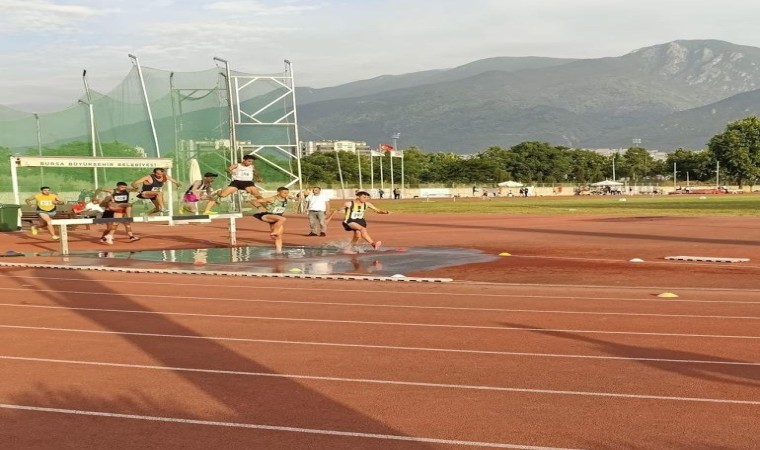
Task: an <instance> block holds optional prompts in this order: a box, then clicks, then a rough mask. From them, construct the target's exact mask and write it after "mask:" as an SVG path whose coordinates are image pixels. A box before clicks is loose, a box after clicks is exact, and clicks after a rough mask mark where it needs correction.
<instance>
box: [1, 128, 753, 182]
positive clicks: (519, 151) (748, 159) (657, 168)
mask: <svg viewBox="0 0 760 450" xmlns="http://www.w3.org/2000/svg"><path fill="white" fill-rule="evenodd" d="M89 151H90V150H89V144H86V143H70V144H66V145H63V146H61V147H59V148H55V149H48V148H46V149H45V151H44V154H45V155H46V156H54V155H56V156H58V155H66V156H74V155H81V156H86V155H87V154H88V152H89ZM30 153H31V154H35V153H36V150H31V149H30ZM103 154H104V156H136V155H135V153H134V150H133V149H132V148H130V147H129V146H128V145H125V144H121V143H113V144H104V146H103ZM0 155H2V158H0V170H4V171H5V172H6V173H8V172H7V170H8V169H7V164H8V163H7V161H8V159H7V156H8V155H10V151H9V150H8V149H2V148H0ZM171 156H172V155H167V157H171ZM209 163H210V162H209ZM281 163H282V164H283V166H286V165H287V164H288V163H287V162H285V161H282V162H281ZM225 164H226V163H225V162H223V161H222V160H220V159H218V158H217V159H216V160H215V161H214V162H213V166H215V167H213V168H214V169H217V170H218V171H219V172H223V171H224V168H225ZM209 165H211V164H209ZM258 165H259V166H262V164H258ZM401 165H402V161H401V159H400V158H393V161H391V156H390V155H385V156H384V157H382V158H381V157H375V158H373V160H372V161H371V162H370V157H369V156H365V155H360V156H358V157H357V155H356V154H354V153H348V152H338V153H335V152H317V153H313V154H311V155H309V156H306V157H303V158H301V172H302V176H303V181H304V183H305V184H307V185H311V184H320V185H323V186H339V183H340V178H341V175H342V178H343V181H344V183H346V184H347V185H352V186H356V185H358V184H359V176H360V167H361V176H362V179H363V182H364V183H367V184H368V183H369V180H370V178H374V179H375V181H376V183H378V182H379V180H380V177H381V172H382V177H383V178H384V179H385V180H386V181H390V179H391V166H393V178H394V180H395V182H396V183H399V182H400V181H401ZM216 166H218V167H216ZM403 166H404V181H405V183H406V184H407V186H410V187H415V186H419V185H424V184H428V185H429V184H435V185H442V186H453V185H457V184H459V185H461V184H477V185H493V184H495V183H499V182H501V181H506V180H514V181H519V182H522V183H544V184H555V183H570V184H575V185H585V184H590V183H593V182H596V181H601V180H605V179H612V178H613V177H614V178H615V179H617V180H627V181H628V182H630V183H632V184H656V183H659V182H663V181H666V180H670V181H671V182H672V180H673V176H674V168H675V176H676V178H677V180H679V182H684V181H685V180H686V179H689V180H690V181H692V182H703V183H715V182H716V181H717V180H718V179H719V180H720V182H721V184H738V185H739V186H742V185H745V184H748V185H753V184H755V183H757V181H758V179H760V119H759V118H758V117H755V116H750V117H747V118H744V119H741V120H737V121H735V122H731V123H729V124H728V125H727V126H726V129H725V131H724V132H723V133H720V134H716V135H715V136H713V137H712V138H711V139H710V141H709V142H708V144H707V148H706V149H704V150H690V149H685V148H679V149H676V150H675V151H673V152H671V153H670V154H669V155H668V157H667V159H666V160H665V161H661V160H655V159H654V158H653V157H652V155H651V154H650V152H649V151H648V150H647V149H645V148H642V147H631V148H628V149H626V150H624V151H620V152H618V153H614V154H611V155H609V156H605V155H601V154H599V153H597V152H594V151H592V150H585V149H574V148H569V147H564V146H555V145H552V144H549V143H546V142H535V141H528V142H521V143H519V144H517V145H514V146H512V147H509V148H502V147H498V146H495V147H490V148H488V149H486V150H483V151H481V152H479V153H476V154H474V155H461V154H456V153H444V152H437V153H425V152H422V151H420V150H419V149H417V148H415V147H410V148H407V149H405V150H404V159H403ZM3 167H5V169H2V168H3ZM339 167H340V170H339V169H338V168H339ZM718 167H719V172H717V170H718ZM291 169H294V168H291ZM259 170H260V171H262V172H264V173H263V174H262V175H263V176H264V179H265V180H270V181H275V180H274V178H276V175H275V174H276V171H274V170H272V171H269V170H267V167H265V166H264V167H259ZM370 170H371V173H370ZM291 171H292V170H291ZM57 172H58V171H55V170H50V171H49V172H48V176H51V175H53V174H55V175H56V176H57V177H60V179H59V180H56V181H57V182H59V183H61V184H64V185H65V184H76V185H81V184H83V183H87V182H88V181H89V180H91V177H92V171H91V170H87V169H68V170H66V171H61V172H60V173H57ZM268 172H271V173H268ZM613 172H614V173H613ZM114 175H115V174H112V175H111V176H114ZM135 175H137V172H136V171H134V173H133V170H130V171H129V173H128V174H127V173H123V174H119V176H122V177H127V178H128V177H129V176H135ZM268 175H269V176H268ZM716 177H718V178H717V179H716ZM46 178H47V177H46ZM29 181H31V180H29ZM2 184H3V186H2V187H3V188H7V187H8V186H5V185H6V184H8V183H2Z"/></svg>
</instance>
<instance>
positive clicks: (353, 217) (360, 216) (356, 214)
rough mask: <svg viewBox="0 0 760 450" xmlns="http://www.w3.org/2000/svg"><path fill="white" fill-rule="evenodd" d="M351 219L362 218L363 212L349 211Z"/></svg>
mask: <svg viewBox="0 0 760 450" xmlns="http://www.w3.org/2000/svg"><path fill="white" fill-rule="evenodd" d="M351 218H352V219H362V218H364V211H351Z"/></svg>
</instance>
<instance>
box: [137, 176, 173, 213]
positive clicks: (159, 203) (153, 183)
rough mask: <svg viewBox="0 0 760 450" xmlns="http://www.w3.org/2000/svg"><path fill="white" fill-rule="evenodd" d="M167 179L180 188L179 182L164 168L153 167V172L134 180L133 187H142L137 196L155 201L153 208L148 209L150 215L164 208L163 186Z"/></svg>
mask: <svg viewBox="0 0 760 450" xmlns="http://www.w3.org/2000/svg"><path fill="white" fill-rule="evenodd" d="M167 181H169V182H172V183H174V185H175V186H177V187H178V188H179V183H178V182H177V180H175V179H174V178H172V177H170V176H169V175H167V174H166V171H165V170H164V169H160V168H156V169H153V173H151V174H150V175H145V176H144V177H142V178H140V179H139V180H135V181H133V182H132V187H133V188H135V189H140V193H139V194H137V198H141V199H145V200H150V201H151V203H153V209H152V210H150V211H148V215H149V216H150V215H153V214H159V213H161V212H163V210H164V193H163V192H161V188H162V187H164V183H166V182H167Z"/></svg>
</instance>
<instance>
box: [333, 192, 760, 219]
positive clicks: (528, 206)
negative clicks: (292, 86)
mask: <svg viewBox="0 0 760 450" xmlns="http://www.w3.org/2000/svg"><path fill="white" fill-rule="evenodd" d="M370 201H371V202H372V203H373V204H375V205H376V206H377V207H378V208H381V209H388V210H389V211H391V212H408V213H451V214H601V215H619V216H626V215H637V216H639V215H647V216H649V215H655V216H757V215H760V195H757V194H736V195H707V196H701V195H662V196H655V197H650V196H645V195H640V196H636V195H631V196H594V197H531V198H520V197H512V198H508V197H496V198H489V199H488V200H482V199H480V198H457V199H451V198H435V199H432V198H431V199H429V200H426V199H419V198H416V199H404V200H387V199H386V200H376V199H372V200H370ZM331 203H333V205H332V206H333V207H335V206H338V205H340V200H332V201H331Z"/></svg>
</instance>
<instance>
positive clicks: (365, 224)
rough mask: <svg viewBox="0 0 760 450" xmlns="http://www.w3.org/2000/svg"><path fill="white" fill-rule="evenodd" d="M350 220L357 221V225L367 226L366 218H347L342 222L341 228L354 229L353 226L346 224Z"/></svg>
mask: <svg viewBox="0 0 760 450" xmlns="http://www.w3.org/2000/svg"><path fill="white" fill-rule="evenodd" d="M351 222H353V223H358V224H359V225H361V226H363V227H364V228H367V221H366V220H364V219H349V220H346V221H345V222H343V229H344V230H346V231H356V230H354V229H353V228H351V227H349V226H348V224H349V223H351Z"/></svg>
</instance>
